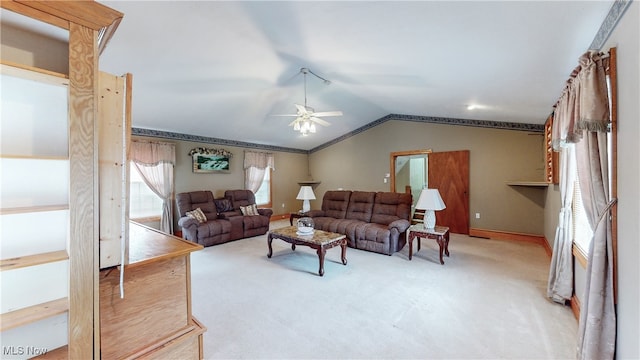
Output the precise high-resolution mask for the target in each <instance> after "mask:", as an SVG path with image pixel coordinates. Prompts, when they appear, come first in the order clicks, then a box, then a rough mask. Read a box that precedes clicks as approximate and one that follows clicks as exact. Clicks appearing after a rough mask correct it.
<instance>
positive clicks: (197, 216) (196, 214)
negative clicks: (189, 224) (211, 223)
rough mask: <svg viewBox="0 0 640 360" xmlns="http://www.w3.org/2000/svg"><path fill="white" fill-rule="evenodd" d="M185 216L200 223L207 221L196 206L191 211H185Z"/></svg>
mask: <svg viewBox="0 0 640 360" xmlns="http://www.w3.org/2000/svg"><path fill="white" fill-rule="evenodd" d="M187 216H188V217H190V218H192V219H196V220H198V222H199V223H201V224H202V223H203V222H206V221H207V217H206V216H205V214H204V213H203V212H202V210H201V209H200V208H196V209H195V210H193V211H187Z"/></svg>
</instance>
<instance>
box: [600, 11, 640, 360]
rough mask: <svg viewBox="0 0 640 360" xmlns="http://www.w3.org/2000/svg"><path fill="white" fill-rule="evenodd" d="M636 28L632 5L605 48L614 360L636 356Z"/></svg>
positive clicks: (639, 269) (639, 332)
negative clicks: (610, 112)
mask: <svg viewBox="0 0 640 360" xmlns="http://www.w3.org/2000/svg"><path fill="white" fill-rule="evenodd" d="M639 24H640V4H638V2H637V1H634V2H633V3H632V4H631V6H630V7H629V9H627V12H626V13H625V15H624V17H623V18H622V19H621V20H620V22H619V23H618V25H617V27H616V29H615V31H614V32H613V34H612V35H611V37H610V38H609V40H608V42H607V44H606V45H605V47H604V48H605V49H608V48H610V47H614V46H615V47H617V55H618V61H617V65H618V183H617V184H618V305H617V311H618V316H617V319H618V337H617V348H616V358H618V359H638V358H640V343H639V342H638V339H639V338H640V310H639V304H640V265H639V262H638V255H639V254H640V246H639V241H638V234H640V225H639V224H640V205H639V204H640V191H638V184H640V145H639V141H638V139H639V138H640V105H639V104H638V99H640V69H639V67H638V64H640V25H639Z"/></svg>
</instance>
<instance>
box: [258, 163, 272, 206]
mask: <svg viewBox="0 0 640 360" xmlns="http://www.w3.org/2000/svg"><path fill="white" fill-rule="evenodd" d="M255 195H256V205H262V206H266V207H271V169H270V168H267V170H266V171H265V172H264V178H263V179H262V184H261V185H260V188H258V191H256V194H255Z"/></svg>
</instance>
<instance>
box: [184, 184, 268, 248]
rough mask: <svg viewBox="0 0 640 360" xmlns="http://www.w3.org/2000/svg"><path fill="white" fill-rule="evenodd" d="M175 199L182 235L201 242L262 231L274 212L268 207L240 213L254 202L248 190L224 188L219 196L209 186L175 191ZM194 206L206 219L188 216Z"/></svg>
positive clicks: (256, 233)
mask: <svg viewBox="0 0 640 360" xmlns="http://www.w3.org/2000/svg"><path fill="white" fill-rule="evenodd" d="M176 203H177V205H178V214H179V216H180V219H179V220H178V226H180V227H181V228H182V237H183V238H185V239H187V240H190V241H193V242H197V243H198V244H202V245H203V246H211V245H217V244H222V243H225V242H228V241H232V240H238V239H242V238H247V237H251V236H256V235H262V234H265V233H266V232H267V231H268V230H269V220H270V219H271V215H272V214H273V211H272V210H271V209H258V215H243V214H242V212H241V210H240V207H241V206H247V205H252V204H255V203H256V201H255V195H254V194H253V192H251V190H227V191H226V192H225V197H224V198H221V199H215V198H214V197H213V193H212V192H211V191H208V190H203V191H191V192H184V193H179V194H177V195H176ZM197 208H200V210H201V211H202V212H203V213H204V215H205V216H206V218H207V221H205V222H202V223H201V222H199V221H198V220H196V219H194V218H192V217H189V216H187V212H191V211H194V210H196V209H197Z"/></svg>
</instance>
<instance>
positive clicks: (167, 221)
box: [131, 140, 176, 234]
mask: <svg viewBox="0 0 640 360" xmlns="http://www.w3.org/2000/svg"><path fill="white" fill-rule="evenodd" d="M131 161H132V162H133V165H134V167H135V169H136V170H137V171H138V172H139V173H140V176H141V177H142V179H143V180H144V182H145V184H147V186H149V188H150V189H151V190H152V191H153V192H154V193H155V194H156V195H158V196H159V197H160V198H161V199H162V217H161V218H160V230H161V231H163V232H166V233H168V234H173V206H172V204H173V188H174V181H173V168H174V166H175V163H176V148H175V145H174V144H171V143H164V142H151V141H138V140H133V141H131Z"/></svg>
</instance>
